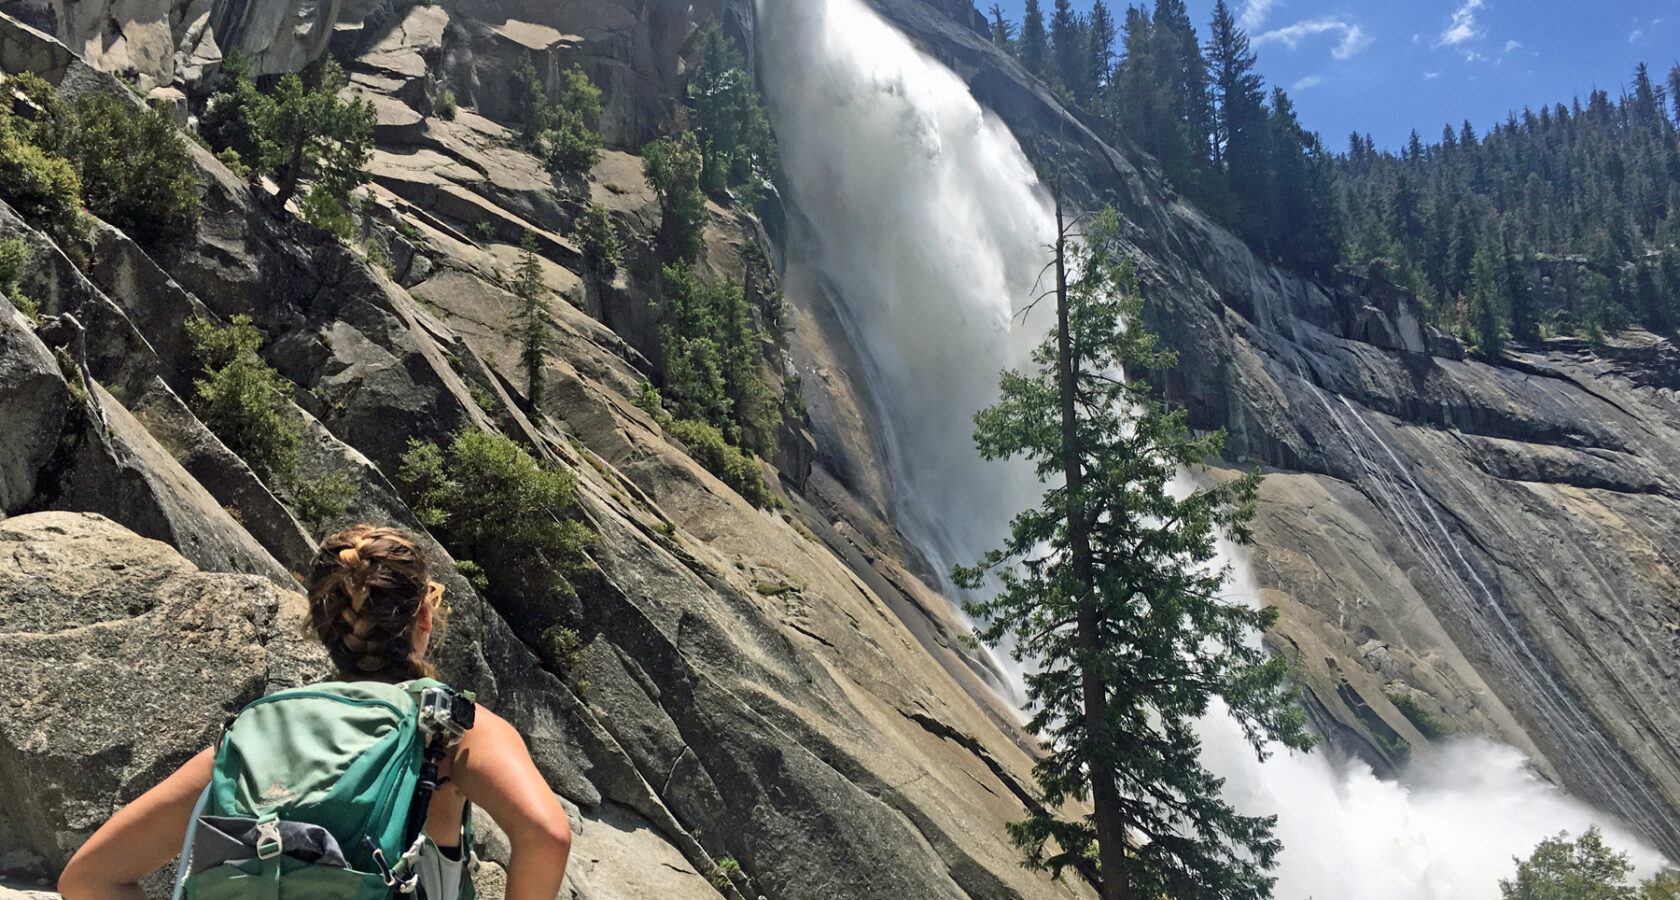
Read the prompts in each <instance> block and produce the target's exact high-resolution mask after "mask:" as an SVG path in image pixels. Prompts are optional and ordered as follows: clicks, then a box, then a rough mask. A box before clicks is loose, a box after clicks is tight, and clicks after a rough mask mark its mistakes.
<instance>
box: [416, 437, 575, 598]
mask: <svg viewBox="0 0 1680 900" xmlns="http://www.w3.org/2000/svg"><path fill="white" fill-rule="evenodd" d="M397 477H398V479H399V480H400V481H402V482H403V484H404V485H405V486H406V487H407V488H408V492H409V504H410V506H412V507H413V508H414V511H415V514H416V515H417V516H419V518H420V521H421V523H422V524H424V525H426V526H427V527H428V528H432V529H435V530H437V531H439V532H440V533H441V536H442V537H443V538H444V540H445V543H446V544H448V546H449V549H450V552H451V553H453V554H455V556H456V557H457V558H462V559H473V560H477V561H479V562H480V564H481V565H484V566H486V571H487V573H488V575H487V578H488V581H489V584H490V585H491V587H492V588H494V589H497V590H504V589H505V590H514V589H516V588H517V586H518V580H517V576H518V575H519V574H520V573H523V575H524V576H525V577H528V578H535V579H538V580H540V581H541V582H543V583H545V584H547V585H549V586H550V587H552V588H554V589H556V590H560V591H563V592H568V593H569V592H570V590H571V587H570V582H569V579H570V578H571V577H572V576H574V575H576V574H578V573H580V572H582V571H583V570H584V569H585V568H586V567H587V566H588V563H589V560H588V556H587V555H586V554H587V551H588V550H589V548H590V547H591V546H593V545H594V543H595V535H594V533H593V532H591V531H590V530H589V529H588V528H587V527H586V526H585V525H583V523H581V522H578V521H576V520H574V519H570V518H566V517H565V515H564V514H565V513H566V511H567V510H568V508H570V507H571V506H572V505H573V504H574V503H575V502H576V500H577V487H576V480H575V478H574V477H573V475H572V473H570V472H568V471H565V470H563V469H551V468H547V467H545V466H543V465H541V464H539V463H538V462H537V460H536V459H534V458H532V456H531V455H530V454H529V453H527V452H526V451H525V449H524V448H523V447H521V446H519V445H518V444H516V443H514V442H513V440H511V439H510V438H508V437H506V436H505V435H500V434H489V433H487V432H483V431H474V430H465V431H462V432H460V433H458V434H456V435H455V437H454V439H453V440H451V442H450V444H449V448H448V449H447V450H441V449H439V448H438V447H437V446H436V445H435V444H429V443H423V442H421V441H417V440H412V439H411V440H410V441H409V449H408V452H407V453H405V454H404V455H403V459H402V466H401V468H400V469H399V470H398V473H397Z"/></svg>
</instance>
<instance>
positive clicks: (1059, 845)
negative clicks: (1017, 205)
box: [953, 204, 1311, 900]
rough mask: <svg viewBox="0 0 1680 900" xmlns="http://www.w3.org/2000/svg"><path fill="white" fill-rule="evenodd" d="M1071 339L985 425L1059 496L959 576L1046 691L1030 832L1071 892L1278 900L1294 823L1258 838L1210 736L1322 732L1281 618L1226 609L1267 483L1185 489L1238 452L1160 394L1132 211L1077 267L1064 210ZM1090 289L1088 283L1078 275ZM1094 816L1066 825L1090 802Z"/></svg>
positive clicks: (1060, 340) (1062, 284) (986, 635)
mask: <svg viewBox="0 0 1680 900" xmlns="http://www.w3.org/2000/svg"><path fill="white" fill-rule="evenodd" d="M1057 220H1058V221H1057V224H1058V229H1059V237H1058V240H1057V248H1056V261H1055V262H1056V297H1057V327H1056V330H1055V333H1054V334H1053V335H1052V336H1051V337H1050V338H1049V339H1047V340H1046V341H1045V343H1044V345H1043V346H1041V347H1040V348H1039V349H1038V350H1037V351H1036V353H1035V354H1034V356H1033V361H1034V363H1035V365H1036V366H1037V370H1036V371H1030V372H1018V371H1009V372H1005V373H1004V374H1003V378H1002V385H1001V386H1002V399H1001V400H1000V401H999V402H998V403H997V404H996V405H994V406H992V407H989V408H988V409H985V410H982V411H981V412H980V413H979V414H978V415H976V417H975V424H976V429H975V441H976V444H977V446H978V448H979V450H980V453H981V455H983V456H984V457H986V458H988V459H1002V458H1011V457H1023V458H1025V459H1028V460H1031V461H1032V462H1033V463H1034V465H1035V467H1036V470H1037V472H1038V476H1039V478H1040V480H1041V481H1044V482H1045V483H1047V484H1050V485H1053V486H1051V487H1049V488H1048V489H1047V490H1046V492H1045V494H1044V500H1043V503H1042V505H1040V506H1038V507H1035V508H1033V509H1029V510H1026V511H1024V512H1022V513H1021V514H1019V515H1018V516H1016V517H1015V519H1014V520H1013V521H1012V522H1011V523H1010V536H1009V538H1008V539H1007V541H1006V542H1005V544H1004V546H1003V547H1002V548H1000V549H997V550H993V551H991V552H989V553H987V554H986V556H985V558H984V559H983V560H982V561H981V562H980V563H978V564H977V565H975V566H972V567H958V568H957V569H956V570H955V572H954V573H953V575H954V578H955V580H956V581H958V582H959V583H960V584H962V585H964V586H967V587H969V588H970V589H978V588H979V587H980V585H981V584H982V583H983V581H984V580H985V578H986V576H987V575H994V576H996V578H997V579H998V582H999V584H1000V585H1001V588H1000V590H999V592H998V593H997V595H996V596H994V597H993V598H991V599H989V600H985V601H980V602H975V603H973V604H971V605H970V612H971V613H972V614H974V615H975V616H976V617H977V618H979V619H980V620H981V621H982V622H984V623H985V624H984V625H983V626H982V629H981V636H982V638H983V639H985V640H986V641H987V642H988V643H991V644H993V645H996V644H998V643H999V642H1001V641H1003V640H1004V638H1005V636H1006V635H1007V636H1008V637H1009V638H1011V639H1012V641H1013V653H1014V654H1015V656H1016V658H1017V659H1020V660H1023V661H1026V660H1031V661H1032V662H1033V663H1034V666H1033V667H1031V668H1033V671H1032V672H1031V674H1028V675H1027V676H1026V682H1027V692H1028V707H1029V709H1030V710H1031V711H1032V719H1031V721H1030V722H1029V723H1028V729H1029V730H1030V731H1031V732H1032V733H1033V734H1035V735H1037V736H1038V737H1039V738H1040V739H1041V740H1042V741H1044V744H1045V748H1046V751H1047V752H1046V755H1045V756H1044V757H1042V758H1041V759H1040V760H1039V762H1038V764H1037V765H1036V766H1035V767H1034V776H1035V778H1036V779H1037V780H1038V783H1039V786H1040V788H1041V790H1042V791H1043V795H1044V802H1043V805H1041V806H1037V807H1034V808H1033V809H1031V810H1029V813H1028V818H1027V819H1026V820H1025V821H1022V822H1016V823H1012V824H1011V825H1010V826H1009V831H1010V836H1011V838H1012V839H1013V840H1014V841H1015V842H1016V844H1017V845H1019V846H1020V847H1022V848H1023V850H1024V851H1025V853H1026V856H1027V863H1028V865H1031V866H1036V867H1043V868H1048V869H1050V870H1051V871H1052V872H1060V871H1061V870H1062V869H1064V868H1067V867H1069V866H1074V867H1079V868H1087V867H1088V866H1089V863H1090V860H1091V859H1093V858H1094V859H1095V860H1096V861H1097V873H1096V874H1097V877H1098V880H1099V882H1100V886H1101V894H1102V897H1103V898H1104V900H1120V898H1128V900H1131V898H1151V900H1155V898H1166V897H1192V896H1194V897H1203V898H1224V900H1259V898H1263V897H1268V896H1269V895H1270V889H1271V884H1272V879H1271V878H1270V877H1269V876H1267V874H1266V872H1267V871H1268V870H1269V869H1270V868H1271V867H1272V866H1273V865H1274V864H1275V862H1276V859H1277V854H1278V852H1279V850H1280V844H1279V842H1278V841H1277V840H1276V839H1275V838H1274V837H1273V836H1272V833H1271V832H1272V824H1273V821H1274V819H1272V818H1269V817H1258V818H1257V817H1247V816H1242V815H1240V814H1238V813H1237V812H1236V811H1234V810H1233V809H1231V807H1230V806H1228V805H1227V804H1226V803H1225V801H1224V800H1223V799H1222V798H1221V796H1220V784H1221V782H1220V779H1219V778H1217V777H1215V776H1214V775H1213V774H1212V773H1210V772H1208V771H1207V770H1206V769H1205V768H1203V766H1202V762H1201V760H1200V758H1199V755H1198V753H1199V749H1200V746H1199V741H1198V740H1197V737H1196V733H1195V730H1194V725H1195V721H1196V719H1197V718H1198V717H1199V716H1201V715H1203V714H1204V713H1205V712H1206V710H1207V709H1208V704H1209V702H1210V701H1211V700H1212V699H1213V698H1214V697H1221V698H1223V699H1224V701H1225V704H1226V706H1227V707H1228V708H1229V710H1230V713H1231V715H1232V716H1234V717H1235V718H1236V719H1237V721H1238V722H1240V723H1241V724H1242V726H1243V727H1244V728H1245V731H1246V733H1247V735H1248V736H1249V738H1250V740H1251V742H1252V743H1253V744H1254V747H1255V749H1256V752H1257V753H1260V754H1261V755H1264V750H1263V749H1262V747H1263V745H1264V742H1265V741H1267V740H1277V741H1280V742H1282V743H1283V744H1285V745H1286V746H1290V747H1297V748H1306V747H1308V746H1310V745H1311V739H1310V738H1309V736H1308V735H1307V733H1306V731H1305V716H1304V714H1303V713H1302V711H1301V709H1300V707H1299V706H1298V705H1297V704H1296V703H1295V702H1294V700H1293V692H1292V690H1291V689H1290V688H1289V687H1288V686H1287V685H1286V683H1285V678H1286V675H1287V672H1286V668H1285V666H1284V663H1283V660H1282V659H1281V658H1277V657H1270V658H1268V656H1267V655H1266V653H1265V652H1264V651H1262V650H1261V649H1260V648H1259V645H1258V642H1255V641H1253V640H1252V636H1253V635H1254V634H1255V633H1256V632H1257V631H1259V630H1261V629H1264V628H1266V627H1268V626H1269V625H1270V624H1271V623H1272V622H1273V621H1275V619H1276V617H1277V613H1276V611H1275V610H1271V609H1266V610H1257V609H1250V608H1248V607H1246V606H1241V605H1231V604H1227V603H1225V602H1224V601H1223V600H1222V599H1221V597H1220V594H1221V591H1222V589H1223V587H1224V585H1225V576H1226V570H1225V569H1223V568H1210V564H1211V563H1212V562H1213V561H1214V559H1215V553H1216V549H1215V537H1216V535H1217V534H1219V533H1221V532H1224V533H1226V534H1229V535H1230V536H1231V537H1233V538H1235V539H1237V540H1247V539H1248V536H1249V531H1248V522H1249V521H1250V519H1251V518H1252V516H1253V500H1254V494H1255V491H1256V489H1257V487H1258V482H1259V475H1258V473H1256V474H1253V475H1249V476H1246V477H1242V478H1239V479H1236V480H1235V481H1231V482H1226V483H1224V484H1220V485H1215V486H1212V487H1204V488H1199V489H1197V490H1194V491H1192V492H1191V493H1190V494H1189V495H1188V496H1184V497H1182V498H1179V497H1177V496H1176V495H1175V491H1174V490H1173V489H1172V485H1173V483H1174V482H1175V481H1176V480H1177V478H1178V477H1179V472H1180V471H1181V470H1182V469H1184V468H1188V467H1194V466H1197V465H1199V464H1201V462H1202V461H1203V460H1204V459H1206V458H1208V457H1209V456H1213V455H1216V454H1217V453H1218V452H1219V448H1220V444H1221V436H1220V435H1203V436H1196V435H1193V434H1191V433H1190V432H1189V430H1188V429H1187V427H1186V419H1185V412H1184V411H1183V410H1181V409H1179V410H1175V409H1170V408H1168V407H1167V406H1166V405H1165V404H1163V403H1162V402H1161V401H1160V400H1159V399H1157V398H1156V397H1155V396H1154V395H1153V394H1152V392H1151V391H1150V388H1149V386H1148V385H1147V384H1146V383H1144V382H1142V381H1140V380H1132V381H1126V380H1124V379H1121V378H1115V377H1113V376H1114V374H1115V373H1119V372H1121V371H1123V370H1124V371H1129V372H1132V373H1141V372H1144V371H1162V370H1165V369H1167V368H1170V367H1171V366H1172V364H1173V355H1172V354H1170V353H1166V352H1163V351H1161V350H1159V349H1158V348H1157V347H1156V340H1155V337H1154V336H1153V335H1151V334H1149V333H1147V332H1146V331H1144V330H1143V327H1142V325H1141V324H1140V323H1141V321H1142V316H1141V315H1140V313H1141V310H1142V300H1141V298H1140V296H1139V294H1138V293H1137V286H1136V280H1135V277H1134V276H1133V273H1132V270H1131V267H1130V265H1129V263H1127V262H1124V261H1122V260H1121V259H1119V258H1118V257H1117V256H1116V255H1115V254H1114V253H1113V251H1112V247H1111V243H1112V241H1113V239H1114V235H1115V232H1116V230H1117V228H1118V219H1117V217H1116V216H1115V215H1114V213H1113V212H1112V211H1107V212H1104V213H1103V214H1101V215H1099V216H1098V217H1097V218H1096V220H1095V221H1094V222H1093V223H1092V224H1091V226H1090V227H1088V228H1087V229H1086V230H1085V235H1084V241H1083V242H1082V243H1080V244H1076V245H1074V246H1072V247H1071V248H1070V247H1068V246H1067V242H1066V240H1065V236H1066V229H1065V228H1064V227H1062V222H1061V215H1060V211H1059V204H1058V215H1057ZM1070 272H1071V273H1072V274H1071V280H1070V275H1069V273H1070ZM1087 799H1088V800H1089V802H1090V804H1091V808H1092V814H1091V815H1090V816H1088V817H1080V818H1077V819H1068V818H1064V817H1063V815H1062V810H1063V809H1064V808H1065V807H1066V806H1067V805H1068V804H1069V803H1070V802H1071V801H1079V802H1083V801H1086V800H1087Z"/></svg>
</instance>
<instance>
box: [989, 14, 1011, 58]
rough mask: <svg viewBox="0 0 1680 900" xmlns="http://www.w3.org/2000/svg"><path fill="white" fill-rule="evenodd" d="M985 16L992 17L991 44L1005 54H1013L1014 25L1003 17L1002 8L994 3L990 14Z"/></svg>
mask: <svg viewBox="0 0 1680 900" xmlns="http://www.w3.org/2000/svg"><path fill="white" fill-rule="evenodd" d="M987 15H990V16H991V17H992V23H991V30H992V43H994V44H996V45H997V46H999V47H1001V48H1003V50H1004V51H1005V52H1008V53H1014V52H1015V23H1014V22H1011V21H1009V20H1008V19H1005V18H1004V17H1003V7H1001V6H999V5H997V4H996V3H993V4H992V9H991V12H989V13H988V14H987Z"/></svg>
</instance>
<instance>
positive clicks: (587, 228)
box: [572, 203, 624, 283]
mask: <svg viewBox="0 0 1680 900" xmlns="http://www.w3.org/2000/svg"><path fill="white" fill-rule="evenodd" d="M572 234H573V236H574V237H576V238H577V241H578V243H579V244H580V245H582V247H583V262H584V265H585V266H587V267H588V271H589V274H590V275H592V276H594V278H595V279H596V280H597V281H598V282H602V283H605V282H610V281H612V280H613V276H615V275H617V274H618V267H619V265H620V264H622V263H623V262H624V242H623V241H622V240H620V239H619V237H618V228H617V227H616V226H614V225H613V221H612V216H611V215H609V214H608V213H607V208H606V207H605V206H602V205H601V204H599V203H591V204H589V206H587V207H585V208H584V210H583V212H582V214H580V215H579V216H578V217H577V221H576V222H573V223H572Z"/></svg>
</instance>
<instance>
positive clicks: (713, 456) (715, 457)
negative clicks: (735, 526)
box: [665, 419, 781, 509]
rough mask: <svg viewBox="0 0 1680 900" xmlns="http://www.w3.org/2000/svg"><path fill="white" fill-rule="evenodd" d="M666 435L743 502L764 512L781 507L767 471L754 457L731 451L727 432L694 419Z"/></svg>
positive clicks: (672, 426) (674, 424) (669, 429)
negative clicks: (733, 490) (765, 478)
mask: <svg viewBox="0 0 1680 900" xmlns="http://www.w3.org/2000/svg"><path fill="white" fill-rule="evenodd" d="M665 431H666V433H668V434H670V435H672V436H673V437H675V438H677V439H678V440H680V441H682V442H683V444H684V445H685V446H687V447H688V452H689V455H691V456H693V457H694V459H695V460H696V461H697V462H699V463H700V465H702V466H704V467H705V468H706V471H708V472H710V473H712V474H713V475H716V476H717V477H718V478H720V479H722V481H723V483H724V484H727V485H729V486H730V487H732V488H734V489H735V492H736V493H738V494H740V495H741V497H742V499H744V500H746V501H747V502H748V503H751V504H752V505H754V506H757V507H760V508H762V509H771V508H774V507H775V506H777V505H779V504H780V503H781V501H780V500H778V499H776V495H775V494H773V493H771V492H770V487H769V486H768V485H766V484H765V483H764V470H762V469H760V468H759V467H758V462H757V461H756V460H754V459H753V457H752V456H750V455H748V454H746V453H743V452H742V451H741V449H740V448H738V447H731V446H730V445H729V444H728V443H726V442H725V441H724V439H723V432H721V431H719V430H717V428H716V427H715V426H712V425H708V424H706V423H705V422H697V421H695V420H693V419H676V420H673V421H672V422H671V424H670V425H668V426H666V428H665Z"/></svg>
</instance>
